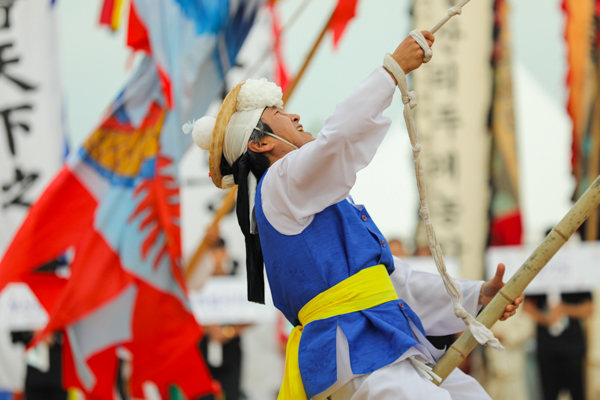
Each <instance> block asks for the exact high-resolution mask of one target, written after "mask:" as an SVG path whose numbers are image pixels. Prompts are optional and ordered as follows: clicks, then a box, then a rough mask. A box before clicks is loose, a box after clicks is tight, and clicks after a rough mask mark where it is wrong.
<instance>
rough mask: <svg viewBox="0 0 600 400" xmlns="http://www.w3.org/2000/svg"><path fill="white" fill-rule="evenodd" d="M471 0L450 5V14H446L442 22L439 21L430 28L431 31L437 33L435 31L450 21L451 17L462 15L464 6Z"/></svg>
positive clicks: (463, 0)
mask: <svg viewBox="0 0 600 400" xmlns="http://www.w3.org/2000/svg"><path fill="white" fill-rule="evenodd" d="M469 1H471V0H462V1H461V2H460V4H458V5H456V6H454V7H450V9H449V10H448V15H446V16H445V17H444V18H442V20H441V21H440V22H438V23H437V24H435V26H434V27H433V28H431V29H430V30H429V32H431V33H433V34H434V35H435V33H436V32H437V31H438V30H439V29H440V28H441V27H442V26H444V25H445V24H446V22H448V21H450V19H451V18H452V17H454V16H456V15H460V14H461V13H462V8H463V7H464V6H465V5H466V4H467V3H468V2H469Z"/></svg>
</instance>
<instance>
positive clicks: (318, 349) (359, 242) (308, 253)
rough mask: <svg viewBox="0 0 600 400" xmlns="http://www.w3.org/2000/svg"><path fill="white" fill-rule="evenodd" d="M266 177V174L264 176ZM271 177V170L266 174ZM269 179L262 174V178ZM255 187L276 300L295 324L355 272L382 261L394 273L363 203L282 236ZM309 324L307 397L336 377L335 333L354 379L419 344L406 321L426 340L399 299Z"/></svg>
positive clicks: (333, 210) (302, 359)
mask: <svg viewBox="0 0 600 400" xmlns="http://www.w3.org/2000/svg"><path fill="white" fill-rule="evenodd" d="M267 173H268V171H267ZM265 176H266V173H265ZM263 178H264V176H263ZM261 188H262V180H261V181H260V182H259V184H258V188H257V196H256V204H255V212H256V221H257V225H258V231H259V234H260V242H261V247H262V251H263V255H264V259H265V267H266V271H267V277H268V279H269V286H270V288H271V293H272V295H273V303H274V304H275V307H277V308H278V309H279V310H280V311H281V312H282V313H283V314H284V315H285V317H286V318H287V319H288V321H290V322H291V323H292V324H294V325H299V324H300V322H299V321H298V313H299V311H300V309H301V308H302V307H303V306H304V305H305V304H306V303H308V302H309V301H310V300H311V299H312V298H313V297H315V296H316V295H318V294H319V293H321V292H324V291H325V290H327V289H329V288H331V287H332V286H334V285H336V284H338V283H340V282H341V281H343V280H344V279H346V278H348V277H350V276H351V275H354V274H356V273H357V272H358V271H360V270H362V269H364V268H368V267H372V266H374V265H378V264H384V265H385V266H386V268H387V270H388V272H389V273H391V272H392V271H393V270H394V263H393V259H392V254H391V252H390V250H389V247H388V245H387V242H386V241H385V238H384V237H383V235H382V234H381V232H379V229H377V226H376V225H375V223H374V222H373V220H372V219H371V217H370V216H369V214H368V213H367V211H366V210H365V209H364V207H362V206H354V205H352V204H351V203H350V202H349V201H348V200H343V201H340V202H339V203H337V204H334V205H332V206H329V207H327V208H326V209H325V210H323V211H322V212H320V213H318V214H316V215H315V217H314V219H313V221H312V222H311V223H310V225H309V226H307V227H306V228H305V229H304V230H303V231H302V233H300V234H298V235H292V236H289V235H284V234H282V233H279V232H278V231H277V230H275V228H273V226H272V225H271V224H270V223H269V221H267V219H266V217H265V214H264V213H263V209H262V199H261V196H260V193H261ZM400 302H401V303H402V304H403V307H400V306H399V304H398V301H391V302H388V303H384V304H381V305H379V306H377V307H373V308H370V309H368V310H363V311H359V312H353V313H350V314H344V315H340V316H336V317H331V318H327V319H324V320H317V321H314V322H311V323H310V324H308V325H307V326H306V327H304V331H303V332H302V339H301V341H300V351H299V363H300V373H301V375H302V382H303V383H304V388H305V389H306V394H307V396H308V398H312V397H313V396H314V395H316V394H319V393H321V392H323V391H324V390H326V389H327V388H328V387H330V386H331V385H333V384H334V383H335V382H336V380H337V365H336V329H337V326H338V325H339V326H340V328H341V329H342V331H343V332H344V334H345V335H346V338H347V339H348V344H349V349H350V364H351V367H352V372H353V373H354V374H366V373H370V372H373V371H375V370H377V369H379V368H381V367H384V366H386V365H389V364H391V363H392V362H394V361H395V360H396V359H398V358H399V357H400V356H401V355H402V354H403V353H404V352H405V351H406V350H408V349H409V348H410V347H412V346H414V345H415V344H417V343H418V342H417V341H416V340H415V338H414V336H413V334H412V332H411V329H410V325H409V322H408V320H409V319H410V320H411V321H412V322H413V323H414V324H415V325H416V326H417V327H418V328H419V330H420V331H421V332H422V333H423V335H425V332H424V330H423V326H422V324H421V321H420V320H419V317H418V316H417V315H416V314H415V313H414V312H413V311H412V310H411V309H410V307H409V306H408V305H407V304H406V303H404V302H403V301H400Z"/></svg>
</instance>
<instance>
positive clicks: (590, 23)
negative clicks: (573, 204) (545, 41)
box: [563, 0, 600, 240]
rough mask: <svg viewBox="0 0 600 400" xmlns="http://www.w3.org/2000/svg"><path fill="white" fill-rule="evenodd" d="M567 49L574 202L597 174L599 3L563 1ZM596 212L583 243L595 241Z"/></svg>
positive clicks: (599, 139)
mask: <svg viewBox="0 0 600 400" xmlns="http://www.w3.org/2000/svg"><path fill="white" fill-rule="evenodd" d="M563 10H564V12H565V16H566V21H567V22H566V27H565V39H566V42H567V47H568V52H569V55H568V61H569V74H568V78H567V84H568V86H569V100H568V104H567V109H568V112H569V115H570V116H571V119H572V121H573V146H572V159H571V161H572V164H573V175H574V177H575V182H576V187H575V193H574V194H573V198H574V199H575V200H576V199H578V198H579V196H581V195H582V194H583V192H584V191H585V190H586V189H587V188H588V186H589V185H590V184H591V183H592V182H593V181H594V179H596V177H597V176H598V173H600V118H599V116H600V90H599V89H598V84H599V82H600V79H599V73H600V62H599V61H598V57H599V56H600V54H599V51H598V50H599V46H598V41H599V40H600V35H599V34H600V23H599V20H600V0H564V2H563ZM598 224H599V218H598V211H597V210H595V211H594V212H593V213H592V215H590V217H589V219H588V220H587V221H586V222H584V225H583V228H582V230H581V231H582V233H583V238H584V239H586V240H597V239H598Z"/></svg>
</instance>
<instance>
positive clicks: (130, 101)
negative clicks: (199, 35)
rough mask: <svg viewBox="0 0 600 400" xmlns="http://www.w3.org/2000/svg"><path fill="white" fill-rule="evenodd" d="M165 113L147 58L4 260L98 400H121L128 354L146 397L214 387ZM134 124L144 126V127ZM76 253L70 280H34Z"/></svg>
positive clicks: (73, 377)
mask: <svg viewBox="0 0 600 400" xmlns="http://www.w3.org/2000/svg"><path fill="white" fill-rule="evenodd" d="M166 113H167V111H166V102H165V100H164V94H163V92H162V90H160V86H159V76H158V73H157V71H156V68H155V66H154V63H153V62H152V61H151V60H150V59H147V60H145V62H142V64H141V65H140V68H139V70H138V72H137V74H136V75H135V76H134V78H133V79H132V81H131V82H130V84H129V85H128V86H127V87H126V89H125V90H124V92H123V93H122V94H121V95H120V96H119V98H118V99H117V100H116V102H115V104H114V105H113V107H112V109H111V112H110V113H109V116H108V117H107V118H106V119H105V121H104V122H103V123H102V124H101V126H100V127H99V128H98V129H97V131H96V132H94V133H93V134H92V135H91V136H90V137H89V138H88V139H87V140H86V142H85V143H84V144H83V146H82V148H81V149H79V151H78V152H77V153H76V157H74V158H73V159H72V160H71V162H70V163H69V164H67V165H66V166H64V167H63V169H62V171H61V172H60V173H59V174H58V176H57V177H56V178H55V179H54V180H53V181H52V183H51V184H50V186H49V187H48V188H47V189H46V191H45V192H44V193H43V194H42V196H41V197H40V199H39V200H38V201H37V202H36V203H35V204H34V205H33V206H32V208H31V211H30V213H29V215H28V216H27V218H26V219H25V221H24V223H23V225H22V226H21V228H20V229H19V231H18V233H17V235H16V236H15V238H14V240H13V242H12V243H11V244H10V246H9V248H8V250H7V251H6V253H5V255H4V257H3V259H2V260H1V261H0V290H1V289H2V288H3V287H4V286H5V285H6V284H7V283H8V282H12V281H25V282H27V283H29V284H30V286H31V288H32V290H33V291H34V293H36V295H37V296H38V298H39V300H40V302H41V303H42V305H43V306H44V307H45V308H46V309H47V310H48V312H49V314H50V321H49V323H48V325H47V326H46V328H45V330H44V332H42V333H41V334H40V335H38V336H37V338H40V337H42V336H43V335H44V334H45V333H46V332H52V331H57V330H64V331H65V333H66V334H65V336H66V338H67V344H68V345H67V346H65V347H67V348H68V349H67V350H65V355H66V362H65V379H66V380H67V381H68V382H67V383H68V384H69V385H74V386H76V387H79V388H81V389H82V390H83V391H84V392H85V393H86V395H87V396H88V398H90V399H98V400H100V399H107V398H111V396H112V395H111V394H112V391H113V388H114V382H115V379H114V378H115V373H114V372H115V369H116V365H117V364H116V362H117V359H116V355H115V348H116V347H117V346H128V347H130V349H131V352H132V355H133V365H134V368H133V376H132V391H133V393H134V394H136V396H137V397H142V396H141V394H142V388H141V385H142V383H144V382H145V381H153V382H154V383H155V384H156V385H157V387H158V388H159V390H160V391H161V392H163V394H165V395H166V390H167V388H168V386H169V385H173V384H176V385H177V386H179V387H181V388H182V390H184V392H185V393H186V395H187V396H189V397H190V398H194V397H195V396H199V395H204V394H207V393H209V392H211V391H212V389H213V387H212V379H211V378H210V375H209V374H208V372H207V368H206V366H205V365H204V362H203V361H202V358H201V356H200V353H199V349H198V348H197V344H198V341H199V339H200V337H201V329H200V326H199V325H198V324H197V322H196V321H195V319H194V317H193V315H192V313H191V310H190V309H189V303H188V302H187V299H186V297H185V293H186V288H185V284H184V282H183V279H182V275H181V271H180V267H179V265H180V261H181V260H180V259H181V250H180V242H179V237H180V232H179V225H178V219H179V204H178V188H177V185H176V184H175V181H174V177H173V176H172V175H171V174H173V173H176V171H177V169H175V168H171V166H172V164H173V163H172V162H171V161H170V159H169V157H167V155H166V154H165V153H163V150H162V146H163V144H162V142H161V137H162V135H161V132H162V131H163V122H164V120H165V116H166ZM135 115H138V116H144V117H143V118H141V120H140V121H139V122H137V123H136V122H134V120H133V116H135ZM164 140H167V141H168V140H169V139H168V138H166V139H164ZM167 171H169V172H167ZM65 251H69V252H72V253H74V258H73V260H72V262H71V264H70V266H69V268H70V277H69V278H68V280H64V279H62V280H61V279H60V278H57V277H56V276H52V275H48V276H41V274H36V273H34V272H33V271H34V270H35V269H36V268H37V267H38V266H40V265H42V264H44V263H46V262H48V261H50V260H52V259H54V258H56V257H57V256H59V255H60V254H63V253H64V252H65ZM44 280H45V281H48V282H50V283H52V285H50V286H47V285H44V284H43V281H44Z"/></svg>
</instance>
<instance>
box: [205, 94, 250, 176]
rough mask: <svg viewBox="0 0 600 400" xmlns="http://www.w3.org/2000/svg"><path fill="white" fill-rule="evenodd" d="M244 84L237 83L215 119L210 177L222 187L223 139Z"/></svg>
mask: <svg viewBox="0 0 600 400" xmlns="http://www.w3.org/2000/svg"><path fill="white" fill-rule="evenodd" d="M243 85H244V84H243V83H239V84H237V85H236V86H235V87H234V88H233V89H231V91H230V92H229V94H227V97H225V100H223V104H222V105H221V109H220V110H219V113H218V114H217V120H216V121H215V127H214V129H213V133H212V139H211V141H210V150H209V157H208V167H209V168H210V177H211V178H212V181H213V183H214V184H215V186H216V187H218V188H222V181H223V175H221V159H222V158H223V139H224V138H225V131H226V130H227V124H229V120H230V119H231V116H232V115H233V114H234V113H235V111H236V108H237V97H238V94H239V93H240V89H241V88H242V86H243Z"/></svg>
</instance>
